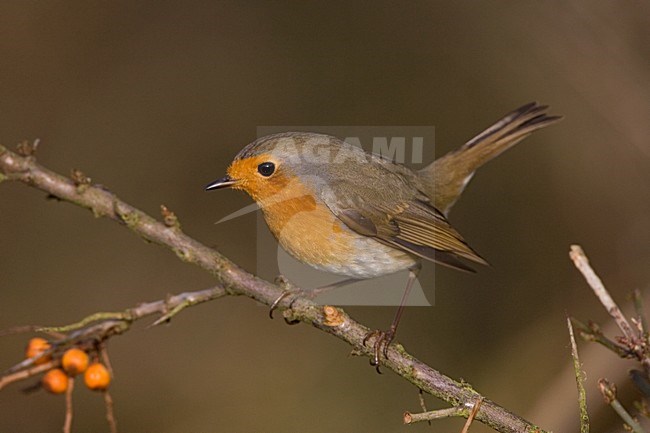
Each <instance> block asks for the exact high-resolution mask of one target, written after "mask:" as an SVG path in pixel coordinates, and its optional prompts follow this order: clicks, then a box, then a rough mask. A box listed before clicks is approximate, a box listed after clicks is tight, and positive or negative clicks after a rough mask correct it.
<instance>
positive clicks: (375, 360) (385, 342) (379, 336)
mask: <svg viewBox="0 0 650 433" xmlns="http://www.w3.org/2000/svg"><path fill="white" fill-rule="evenodd" d="M373 337H374V338H375V342H374V344H373V345H372V350H373V356H372V358H370V365H372V366H373V367H375V369H376V370H377V373H379V374H381V370H380V369H379V365H380V360H381V355H382V354H383V355H384V358H385V359H388V346H390V343H391V342H392V341H393V338H395V332H394V331H380V330H378V329H375V330H374V331H370V332H368V333H367V334H366V336H365V337H363V345H364V346H365V345H366V342H367V341H368V340H370V339H371V338H373Z"/></svg>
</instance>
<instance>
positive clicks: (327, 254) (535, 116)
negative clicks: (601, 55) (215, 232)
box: [206, 102, 560, 366]
mask: <svg viewBox="0 0 650 433" xmlns="http://www.w3.org/2000/svg"><path fill="white" fill-rule="evenodd" d="M546 108H547V107H546V106H542V105H538V104H537V103H534V102H533V103H529V104H527V105H524V106H523V107H521V108H519V109H517V110H515V111H513V112H512V113H510V114H508V115H507V116H505V117H504V118H503V119H501V120H499V121H498V122H497V123H495V124H494V125H492V126H491V127H489V128H488V129H486V130H485V131H483V132H482V133H480V134H479V135H477V136H476V137H474V138H473V139H471V140H470V141H468V142H467V143H465V144H464V145H463V146H462V147H460V148H459V149H458V150H456V151H453V152H450V153H448V154H446V155H444V156H443V157H441V158H439V159H437V160H435V161H434V162H433V163H431V164H430V165H428V166H426V167H425V168H423V169H421V170H419V171H413V170H411V169H409V168H407V167H406V166H404V165H401V164H397V163H394V162H392V161H389V160H387V159H383V158H382V157H380V156H378V155H374V154H370V153H366V152H365V151H363V150H362V149H361V148H359V147H357V146H353V145H350V144H347V143H345V142H343V141H341V140H339V139H338V138H335V137H332V136H328V135H322V134H315V133H305V132H286V133H281V134H273V135H269V136H266V137H262V138H259V139H257V140H255V141H254V142H252V143H250V144H249V145H247V146H246V147H244V148H243V149H242V150H241V151H240V152H239V153H238V154H237V156H235V159H234V160H233V162H232V163H231V164H230V166H229V167H228V170H227V175H226V176H224V177H222V178H221V179H219V180H217V181H215V182H212V183H210V184H209V185H208V186H207V187H206V189H207V190H213V189H219V188H226V187H230V188H234V189H241V190H244V191H245V192H247V193H248V194H249V195H250V196H251V197H252V198H253V199H254V200H255V201H256V202H257V204H258V205H259V206H260V208H261V209H262V212H263V214H264V218H265V220H266V223H267V224H268V226H269V229H270V230H271V232H272V233H273V235H274V236H275V237H276V239H277V240H278V241H279V243H280V245H282V247H283V248H284V249H285V250H286V251H288V252H289V253H290V254H291V255H292V256H294V257H295V258H296V259H298V260H299V261H301V262H303V263H306V264H308V265H311V266H313V267H315V268H317V269H320V270H324V271H328V272H332V273H335V274H340V275H344V276H346V277H348V278H351V279H364V278H373V277H378V276H381V275H386V274H390V273H393V272H397V271H401V270H404V269H408V270H410V273H409V279H408V282H407V288H406V290H405V295H404V297H403V300H404V299H405V298H406V296H407V295H408V291H409V290H410V288H411V286H412V284H413V281H414V280H415V278H416V276H417V272H418V270H419V268H420V262H421V261H422V259H424V260H429V261H433V262H436V263H440V264H442V265H446V266H449V267H452V268H456V269H461V270H469V271H471V270H472V268H470V267H469V266H468V265H467V264H466V263H465V262H468V261H469V262H474V263H479V264H486V262H485V260H484V259H483V258H481V256H479V255H478V253H476V251H474V250H473V249H472V248H471V247H470V246H469V245H468V244H467V243H466V242H465V240H464V239H463V238H462V236H461V235H460V234H459V233H458V232H457V231H456V230H455V229H454V228H453V227H452V226H451V225H450V224H449V222H448V221H447V217H446V215H447V214H448V213H449V210H450V209H451V207H452V206H453V204H454V203H455V202H456V200H457V199H458V197H459V196H460V194H461V193H462V191H463V189H464V188H465V186H466V185H467V183H468V182H469V181H470V179H471V178H472V176H473V174H474V171H475V170H476V169H477V168H478V167H480V166H481V165H483V164H484V163H485V162H487V161H489V160H490V159H492V158H494V157H495V156H497V155H499V154H500V153H502V152H504V151H505V150H507V149H509V148H510V147H512V146H514V145H515V144H516V143H518V142H519V141H520V140H522V139H523V138H525V137H527V136H528V135H530V134H531V133H532V132H533V131H535V130H537V129H540V128H544V127H546V126H548V125H550V124H552V123H555V122H556V121H558V120H559V119H560V117H558V116H549V115H547V114H546V113H545V110H546ZM403 304H404V302H402V305H401V306H400V308H399V309H398V312H397V314H396V317H395V320H394V321H393V324H392V325H391V327H390V329H389V330H388V331H386V332H379V331H375V332H373V333H370V334H369V335H368V337H370V336H375V337H377V338H376V339H375V343H374V346H373V347H374V359H372V360H371V363H372V364H373V365H375V366H377V365H378V364H379V355H380V353H381V352H382V348H383V353H384V356H387V353H388V352H387V347H388V345H389V344H390V342H391V341H392V339H393V337H394V335H395V331H396V328H397V322H398V321H399V317H400V315H401V313H402V309H403ZM368 337H366V339H367V338H368Z"/></svg>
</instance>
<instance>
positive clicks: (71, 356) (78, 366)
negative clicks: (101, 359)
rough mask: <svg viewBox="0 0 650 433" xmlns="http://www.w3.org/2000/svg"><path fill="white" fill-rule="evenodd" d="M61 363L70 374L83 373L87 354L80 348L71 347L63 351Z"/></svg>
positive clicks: (86, 364)
mask: <svg viewBox="0 0 650 433" xmlns="http://www.w3.org/2000/svg"><path fill="white" fill-rule="evenodd" d="M61 365H62V366H63V369H64V370H65V372H66V373H68V374H69V375H70V376H76V375H77V374H79V373H83V372H84V371H86V368H88V355H87V354H86V352H84V351H83V350H81V349H77V348H76V347H75V348H72V349H68V350H66V351H65V353H64V354H63V358H62V359H61Z"/></svg>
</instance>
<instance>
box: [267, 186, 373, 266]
mask: <svg viewBox="0 0 650 433" xmlns="http://www.w3.org/2000/svg"><path fill="white" fill-rule="evenodd" d="M258 202H259V203H260V205H261V207H262V211H263V212H264V218H265V219H266V223H267V224H268V226H269V229H270V230H271V232H272V233H273V235H274V236H275V237H276V238H277V239H278V242H280V245H282V247H283V248H284V249H286V250H287V251H288V252H289V253H290V254H291V255H293V256H294V257H296V258H297V259H298V260H300V261H303V262H306V263H308V264H310V265H313V266H317V267H324V268H327V267H328V265H330V266H332V265H333V266H336V265H339V264H341V263H347V262H348V261H349V260H350V259H351V257H352V256H353V255H354V252H355V251H354V240H355V239H356V238H358V237H360V236H361V235H358V234H356V233H354V232H352V231H351V230H350V229H348V228H347V227H345V226H344V225H343V223H342V222H341V221H340V220H339V219H338V218H336V217H335V216H334V214H332V212H331V211H330V210H329V208H327V206H325V205H324V204H323V203H321V202H318V201H317V200H316V199H315V198H314V196H313V194H312V193H311V191H309V190H308V188H307V187H306V186H305V185H303V184H302V183H301V182H299V181H297V180H292V181H291V182H289V183H288V184H287V185H286V186H285V187H284V188H283V189H282V190H280V191H276V194H275V195H273V196H272V197H269V198H268V199H264V200H259V201H258Z"/></svg>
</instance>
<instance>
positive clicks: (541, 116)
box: [418, 102, 562, 215]
mask: <svg viewBox="0 0 650 433" xmlns="http://www.w3.org/2000/svg"><path fill="white" fill-rule="evenodd" d="M547 108H548V106H546V105H539V104H537V103H536V102H531V103H529V104H526V105H524V106H522V107H520V108H518V109H516V110H515V111H513V112H511V113H509V114H508V115H506V116H505V117H504V118H502V119H501V120H499V121H498V122H496V123H495V124H494V125H492V126H490V127H489V128H487V129H486V130H485V131H483V132H481V133H480V134H478V135H477V136H475V137H474V138H472V139H471V140H469V141H468V142H467V143H465V144H464V145H463V146H461V147H460V148H459V149H457V150H455V151H452V152H449V153H447V154H446V155H444V156H442V157H441V158H438V159H436V160H435V161H434V162H433V163H431V164H430V165H428V166H427V167H425V168H423V169H422V170H420V171H419V172H418V174H419V175H420V178H421V180H422V183H423V184H424V185H425V187H426V188H427V191H426V193H427V195H429V197H431V198H432V200H433V203H434V206H435V207H436V208H437V209H438V210H439V211H441V212H442V213H443V214H445V215H446V214H447V213H448V212H449V210H450V209H451V207H452V206H453V204H454V203H455V202H456V200H457V199H458V197H459V196H460V194H461V193H462V192H463V190H464V189H465V186H466V185H467V183H469V181H470V180H471V178H472V175H473V174H474V171H475V170H476V169H477V168H479V167H480V166H481V165H483V164H485V163H486V162H488V161H489V160H491V159H492V158H494V157H496V156H498V155H500V154H501V153H503V152H504V151H506V150H508V149H509V148H511V147H512V146H514V145H515V144H517V143H518V142H519V141H521V140H523V139H524V138H526V137H528V136H529V135H530V134H532V133H533V132H534V131H536V130H538V129H541V128H545V127H546V126H549V125H551V124H553V123H555V122H557V121H559V120H560V119H562V117H561V116H549V115H547V114H546V113H545V111H546V109H547Z"/></svg>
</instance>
